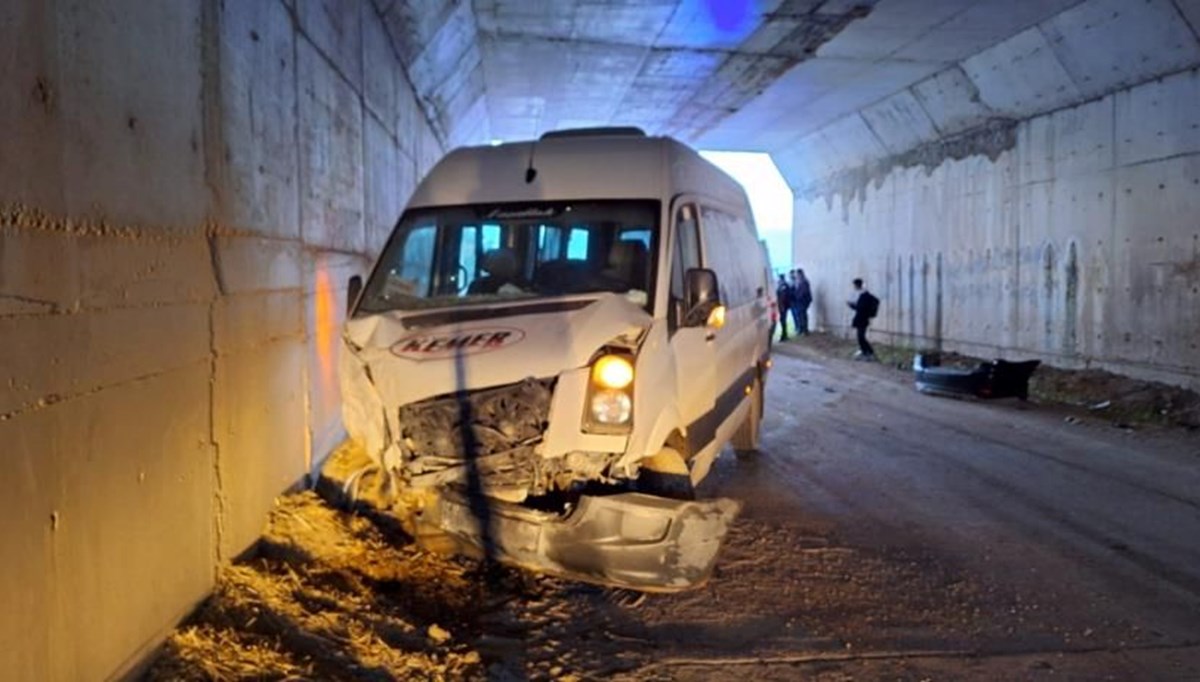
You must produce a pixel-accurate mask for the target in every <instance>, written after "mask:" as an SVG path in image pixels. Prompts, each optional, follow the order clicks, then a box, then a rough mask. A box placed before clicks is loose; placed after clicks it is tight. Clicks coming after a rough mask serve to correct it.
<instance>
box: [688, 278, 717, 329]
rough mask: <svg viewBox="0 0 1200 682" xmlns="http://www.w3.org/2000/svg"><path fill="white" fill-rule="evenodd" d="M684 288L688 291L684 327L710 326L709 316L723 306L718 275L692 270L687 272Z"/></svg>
mask: <svg viewBox="0 0 1200 682" xmlns="http://www.w3.org/2000/svg"><path fill="white" fill-rule="evenodd" d="M684 286H685V287H686V291H687V295H686V296H687V305H686V309H687V314H686V315H684V326H685V327H701V326H704V325H706V324H708V320H709V315H711V314H712V312H713V310H714V309H716V308H719V307H720V306H721V296H720V293H719V291H720V290H719V289H718V288H717V273H715V272H713V271H712V270H708V269H705V268H692V269H690V270H688V271H687V274H686V276H685V285H684Z"/></svg>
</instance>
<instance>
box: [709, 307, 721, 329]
mask: <svg viewBox="0 0 1200 682" xmlns="http://www.w3.org/2000/svg"><path fill="white" fill-rule="evenodd" d="M708 326H710V327H712V328H713V329H720V328H721V327H724V326H725V306H723V305H719V306H717V307H715V308H713V309H712V312H711V313H709V314H708Z"/></svg>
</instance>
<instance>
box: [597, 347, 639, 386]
mask: <svg viewBox="0 0 1200 682" xmlns="http://www.w3.org/2000/svg"><path fill="white" fill-rule="evenodd" d="M592 381H593V382H595V383H596V385H597V386H601V387H603V388H615V389H622V388H625V387H627V386H629V384H632V383H633V365H632V364H630V362H629V360H628V359H626V358H623V357H621V356H620V355H605V356H604V357H602V358H600V359H599V360H597V361H596V364H594V365H592Z"/></svg>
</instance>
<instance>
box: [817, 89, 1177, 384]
mask: <svg viewBox="0 0 1200 682" xmlns="http://www.w3.org/2000/svg"><path fill="white" fill-rule="evenodd" d="M1198 98H1200V74H1197V73H1196V72H1194V71H1187V72H1183V73H1180V74H1176V75H1174V76H1170V77H1167V78H1164V79H1162V80H1160V81H1154V82H1151V83H1148V84H1145V85H1142V86H1138V87H1135V88H1131V89H1127V90H1122V91H1120V92H1117V93H1114V94H1112V95H1109V96H1108V97H1105V98H1103V99H1100V100H1096V101H1093V102H1090V103H1088V104H1083V105H1080V106H1078V107H1074V108H1070V109H1064V110H1061V111H1058V112H1055V113H1053V114H1048V115H1045V116H1041V117H1037V118H1033V119H1030V120H1028V121H1025V122H1023V123H1021V124H1020V125H1019V126H1018V128H1017V131H1016V133H1017V134H1016V142H1015V145H1014V146H1013V148H1012V149H1011V150H1010V151H1007V152H1004V153H1003V154H1001V155H1000V156H999V157H998V158H997V159H996V160H995V161H992V160H990V159H988V158H987V157H985V156H975V157H970V158H966V159H962V160H957V161H947V162H945V163H943V164H941V165H939V166H937V167H936V168H935V169H933V170H932V171H927V170H926V169H923V168H915V167H914V168H903V169H896V170H893V171H892V172H890V173H888V174H886V175H884V176H882V177H881V178H878V179H876V180H875V181H873V182H870V183H866V184H865V186H864V187H862V188H854V189H852V190H851V191H852V192H853V193H854V198H853V199H850V197H849V196H846V195H844V194H842V193H833V194H830V195H827V196H824V197H821V196H812V197H809V198H802V199H800V200H798V201H797V205H796V206H797V217H796V224H797V230H796V238H797V245H796V260H797V262H800V263H802V264H803V265H804V266H805V267H806V268H807V269H808V272H809V273H810V277H813V278H814V281H815V282H816V288H817V302H816V305H815V310H816V316H817V319H818V322H819V324H821V325H824V326H827V327H835V328H836V327H839V326H844V325H845V324H846V323H847V321H848V316H847V313H848V311H847V309H846V307H845V305H844V303H843V302H842V301H844V300H845V298H846V297H847V295H848V282H849V281H850V279H852V278H853V277H855V276H863V277H865V278H866V279H867V282H868V286H869V287H870V288H872V290H873V291H875V292H876V293H877V294H878V295H880V297H881V298H882V299H883V308H882V312H881V316H880V318H879V319H878V320H877V325H876V326H877V330H878V332H877V333H880V334H884V335H887V336H889V337H892V338H893V339H894V340H899V341H907V342H910V343H914V344H919V345H939V344H940V345H943V346H945V347H947V348H949V349H960V350H964V351H968V352H971V353H975V354H983V355H992V354H997V355H1005V356H1008V357H1021V356H1026V355H1028V356H1033V357H1041V358H1044V359H1047V360H1048V361H1050V362H1052V363H1055V364H1061V365H1068V366H1071V365H1083V364H1095V365H1101V366H1109V367H1111V368H1112V369H1115V370H1117V371H1121V372H1124V373H1129V374H1135V375H1141V376H1147V377H1153V378H1158V379H1165V380H1168V381H1172V382H1175V383H1183V384H1186V385H1191V386H1196V385H1197V384H1198V383H1200V352H1198V350H1197V345H1196V344H1197V340H1196V336H1195V330H1196V329H1200V224H1198V223H1197V219H1196V216H1197V215H1200V189H1198V188H1200V118H1198V116H1197V113H1196V109H1195V107H1194V103H1195V102H1196V101H1198ZM1164 140H1165V141H1164Z"/></svg>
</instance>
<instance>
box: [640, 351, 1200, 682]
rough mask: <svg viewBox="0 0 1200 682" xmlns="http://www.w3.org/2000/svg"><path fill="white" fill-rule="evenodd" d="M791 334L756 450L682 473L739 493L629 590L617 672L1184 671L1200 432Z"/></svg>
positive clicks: (1198, 669) (930, 674)
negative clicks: (665, 584)
mask: <svg viewBox="0 0 1200 682" xmlns="http://www.w3.org/2000/svg"><path fill="white" fill-rule="evenodd" d="M797 352H798V351H795V350H792V351H791V352H790V353H791V355H792V356H791V357H788V356H781V355H780V354H777V355H776V366H775V370H774V372H773V374H772V376H771V378H770V380H769V382H768V389H767V402H768V405H767V416H766V419H765V422H764V429H765V435H764V444H763V445H764V447H763V451H762V453H761V454H759V455H758V456H756V457H753V458H750V459H747V460H742V461H738V460H736V459H734V458H733V457H732V456H731V455H730V456H727V457H725V458H723V459H722V460H721V461H720V462H719V465H718V466H717V467H716V468H715V469H714V475H713V476H712V477H711V478H710V479H709V480H708V481H706V482H705V484H704V486H702V493H704V494H705V495H729V496H732V497H736V498H740V499H742V500H743V501H744V503H745V509H744V512H743V516H742V519H741V522H740V523H739V526H738V527H737V528H736V529H735V532H734V533H733V535H732V536H731V538H730V541H729V545H728V546H727V548H726V551H725V553H724V554H723V555H722V560H721V564H720V566H719V568H718V573H717V575H716V576H715V577H714V580H713V582H712V583H711V584H710V586H709V588H708V589H707V590H705V591H703V592H701V593H695V594H693V595H691V596H686V597H677V598H674V599H671V600H664V601H657V602H652V603H650V604H648V605H646V606H643V608H642V611H643V613H641V614H640V617H639V618H638V620H640V621H642V623H643V624H644V625H645V626H647V627H649V628H650V630H649V631H648V632H649V633H650V638H651V639H652V640H654V641H655V643H656V644H657V647H656V648H657V650H658V652H659V653H658V654H656V655H654V656H652V659H655V662H653V663H651V664H650V665H648V666H647V667H645V668H642V669H641V670H640V671H639V673H638V676H639V677H642V676H645V675H647V674H649V673H651V672H653V671H659V672H661V673H662V674H663V676H664V677H667V678H675V679H729V678H730V675H732V674H735V672H736V671H739V670H744V672H745V673H746V674H747V675H751V676H754V677H757V678H769V679H831V680H832V679H838V680H841V679H931V680H940V679H981V680H997V679H1013V680H1036V679H1055V680H1062V679H1081V680H1092V679H1114V680H1200V435H1198V434H1196V433H1188V432H1186V431H1181V430H1153V429H1146V430H1127V429H1120V428H1114V427H1113V426H1111V425H1109V424H1107V423H1105V422H1103V421H1102V420H1099V419H1097V420H1095V421H1090V420H1086V419H1085V420H1083V421H1078V420H1075V419H1074V418H1071V419H1064V416H1063V414H1061V413H1057V412H1055V411H1054V410H1051V409H1048V408H1042V407H1038V406H1036V405H1026V404H1021V403H1018V402H1016V401H998V402H981V401H961V400H954V399H947V398H936V397H930V396H924V395H920V394H918V393H916V392H915V391H913V389H912V387H911V384H909V383H907V381H906V380H905V378H904V376H903V375H902V374H900V373H899V372H896V371H895V370H892V369H889V368H886V367H881V366H879V365H872V364H866V363H855V362H851V361H842V360H830V359H824V358H818V357H816V356H812V357H796V356H795V354H796V353H797ZM801 355H802V352H801ZM696 622H701V623H705V622H707V623H711V625H712V627H708V628H705V629H699V630H698V629H696V627H695V623H696ZM686 623H692V626H691V627H690V629H688V628H685V627H684V626H685V624H686ZM679 628H683V629H682V630H680V632H676V629H679ZM681 633H683V634H681ZM699 642H703V644H702V645H701V644H699Z"/></svg>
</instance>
